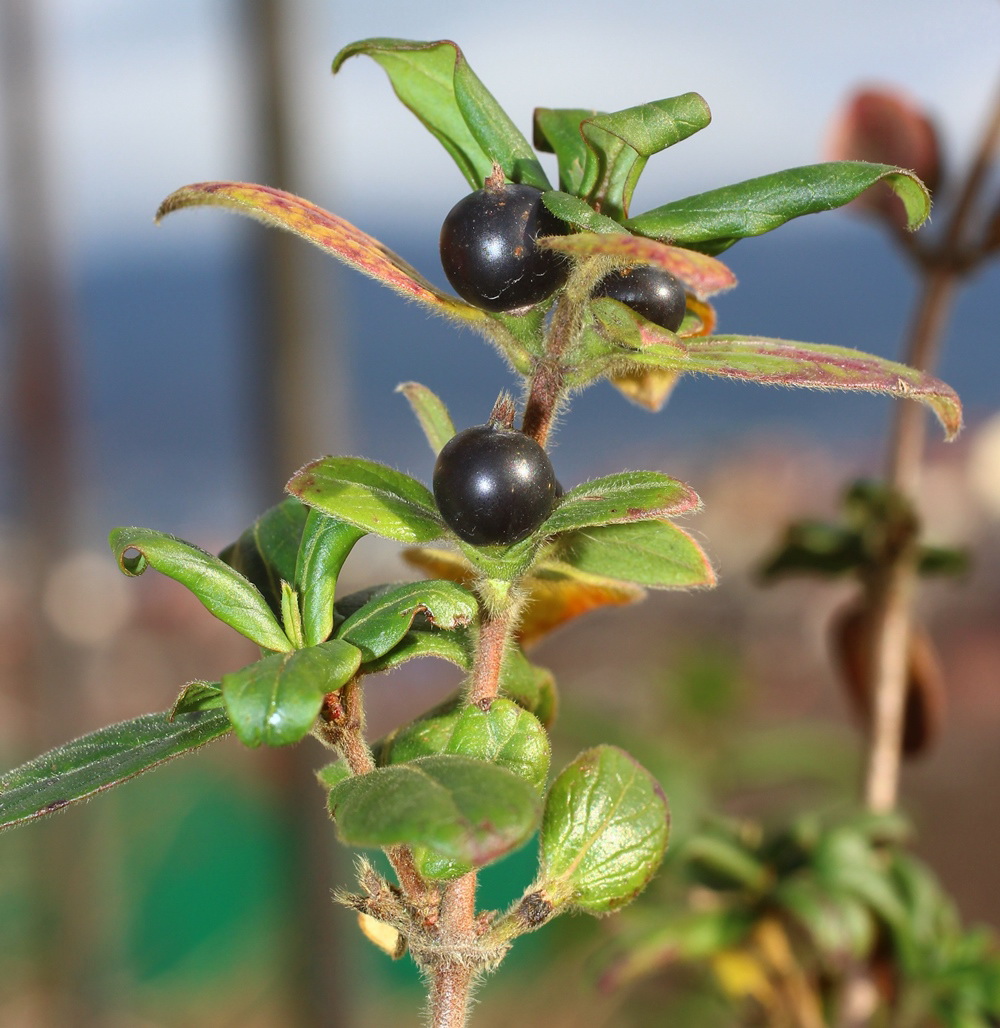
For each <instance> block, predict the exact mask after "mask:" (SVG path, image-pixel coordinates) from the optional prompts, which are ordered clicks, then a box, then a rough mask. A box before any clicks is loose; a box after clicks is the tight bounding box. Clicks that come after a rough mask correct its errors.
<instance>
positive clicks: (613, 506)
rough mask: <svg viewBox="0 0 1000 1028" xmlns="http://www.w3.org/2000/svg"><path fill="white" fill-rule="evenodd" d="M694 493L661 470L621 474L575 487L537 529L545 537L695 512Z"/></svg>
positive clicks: (697, 502) (623, 472) (695, 496)
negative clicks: (576, 530) (580, 529)
mask: <svg viewBox="0 0 1000 1028" xmlns="http://www.w3.org/2000/svg"><path fill="white" fill-rule="evenodd" d="M699 503H700V501H699V499H698V495H697V494H696V493H695V492H694V490H693V489H692V488H691V487H690V486H688V485H685V484H684V483H683V482H679V481H677V479H676V478H670V477H669V476H668V475H664V474H663V473H662V472H660V471H622V472H619V473H618V474H615V475H605V476H604V477H603V478H595V479H594V480H593V481H591V482H584V483H583V484H582V485H578V486H575V487H574V488H573V489H570V491H569V492H568V493H566V495H565V496H563V498H562V499H561V500H560V501H559V506H558V507H556V509H555V510H554V511H553V512H552V514H550V515H549V517H548V518H547V519H546V520H545V521H544V522H543V523H542V525H541V527H540V528H539V529H538V531H539V532H540V533H543V534H545V535H555V534H556V533H559V532H571V531H574V530H575V529H578V528H588V527H590V526H592V525H615V524H622V523H624V522H630V521H649V520H652V519H659V518H664V517H669V516H671V515H674V514H682V513H684V512H685V511H689V510H694V509H695V508H696V507H698V505H699Z"/></svg>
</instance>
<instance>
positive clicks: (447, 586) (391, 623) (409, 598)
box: [337, 579, 478, 661]
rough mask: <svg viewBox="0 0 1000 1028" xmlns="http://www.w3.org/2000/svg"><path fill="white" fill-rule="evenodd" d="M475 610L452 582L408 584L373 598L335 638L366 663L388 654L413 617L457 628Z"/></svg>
mask: <svg viewBox="0 0 1000 1028" xmlns="http://www.w3.org/2000/svg"><path fill="white" fill-rule="evenodd" d="M477 610H478V605H477V603H476V598H475V597H474V596H473V595H472V593H470V592H469V590H468V589H466V588H464V587H463V586H461V585H458V583H456V582H448V581H446V580H444V579H437V580H430V581H423V582H408V583H407V584H406V585H400V586H397V587H396V588H394V589H390V590H388V591H387V592H382V593H379V594H377V595H375V596H373V597H372V598H371V600H369V602H368V603H366V604H365V605H364V606H363V607H362V608H361V609H360V610H357V611H355V612H354V613H353V614H352V615H351V616H350V617H349V618H347V620H346V621H344V623H343V624H342V625H341V626H340V627H339V628H338V629H337V638H339V639H343V640H344V641H345V642H349V643H352V644H353V645H354V646H357V647H358V649H359V650H361V653H362V659H363V660H365V661H370V660H375V659H377V658H378V657H381V656H382V655H383V654H385V653H388V652H389V650H391V649H392V648H393V647H394V646H395V645H396V644H397V643H398V642H399V641H400V640H401V639H402V638H403V636H404V635H406V633H407V632H408V631H409V630H410V626H411V625H412V624H413V619H414V618H415V617H416V616H417V614H424V615H425V616H426V617H427V619H428V620H429V621H430V623H431V624H432V625H435V626H437V627H438V628H461V627H463V626H464V625H468V624H470V623H471V622H472V619H473V618H474V617H475V616H476V613H477Z"/></svg>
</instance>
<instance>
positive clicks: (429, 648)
mask: <svg viewBox="0 0 1000 1028" xmlns="http://www.w3.org/2000/svg"><path fill="white" fill-rule="evenodd" d="M417 657H439V658H440V659H441V660H447V661H449V662H450V663H452V664H455V665H457V666H458V667H460V668H463V669H465V670H466V671H467V670H468V669H469V668H470V667H471V665H472V644H471V642H470V641H469V638H468V635H467V633H465V632H463V631H462V630H461V629H454V630H452V631H441V630H440V629H437V628H430V629H422V628H421V629H411V630H410V631H409V632H407V633H406V635H404V636H403V638H402V639H401V640H400V641H399V642H398V643H397V644H396V645H395V646H393V648H392V649H391V650H389V652H388V653H384V654H383V655H382V656H381V657H378V658H376V659H374V660H369V661H365V666H364V671H365V674H366V675H373V674H377V673H378V672H379V671H391V670H392V669H393V668H395V667H399V665H400V664H405V663H406V662H407V661H408V660H415V659H416V658H417Z"/></svg>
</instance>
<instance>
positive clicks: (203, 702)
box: [168, 682, 222, 721]
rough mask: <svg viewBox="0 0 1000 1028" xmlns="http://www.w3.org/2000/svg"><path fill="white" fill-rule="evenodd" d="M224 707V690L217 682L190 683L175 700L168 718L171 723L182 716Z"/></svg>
mask: <svg viewBox="0 0 1000 1028" xmlns="http://www.w3.org/2000/svg"><path fill="white" fill-rule="evenodd" d="M221 706H222V690H221V689H220V688H219V684H218V683H217V682H188V684H187V685H185V686H184V688H183V689H181V692H180V695H179V696H178V697H177V699H176V700H174V705H173V706H172V707H171V708H170V713H169V714H168V717H169V718H170V720H171V721H173V720H174V718H176V717H178V716H179V715H181V714H191V713H194V712H196V711H199V710H218V709H219V708H220V707H221Z"/></svg>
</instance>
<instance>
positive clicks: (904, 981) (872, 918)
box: [601, 813, 1000, 1028]
mask: <svg viewBox="0 0 1000 1028" xmlns="http://www.w3.org/2000/svg"><path fill="white" fill-rule="evenodd" d="M908 832H909V829H908V826H907V825H906V823H905V822H904V821H903V820H902V819H901V818H899V817H898V816H881V817H879V816H875V815H871V814H867V813H865V814H857V815H852V816H847V817H843V818H841V819H839V820H836V821H830V820H823V819H821V818H819V817H817V816H815V815H809V816H806V817H803V818H800V819H799V820H797V821H796V822H794V823H792V824H791V825H790V826H788V827H784V828H780V829H775V830H770V831H767V830H764V829H763V828H761V827H760V826H759V825H757V824H754V823H751V822H742V821H741V822H735V821H723V820H718V821H716V822H714V823H710V824H707V825H706V826H705V827H704V828H703V829H702V830H701V831H700V832H697V833H696V834H694V835H693V836H691V837H690V838H688V839H687V840H686V842H685V843H684V844H683V845H682V847H681V849H680V850H679V851H678V852H676V853H674V854H673V857H672V863H671V867H672V869H674V870H676V871H677V873H678V875H679V876H680V877H681V880H682V881H683V882H686V883H687V884H686V888H687V896H688V902H687V904H686V905H681V906H680V907H679V908H675V909H674V910H672V911H668V912H663V913H661V914H660V915H659V916H657V917H656V918H655V919H653V918H651V917H649V916H648V915H647V917H646V918H645V919H642V918H640V919H639V923H637V924H636V925H635V926H634V927H633V929H632V931H631V932H630V933H629V934H628V935H627V937H626V938H625V939H624V940H623V941H622V942H620V943H619V944H617V945H616V947H615V948H614V949H613V951H609V952H608V953H606V955H605V959H604V962H603V967H604V970H603V972H602V979H601V980H602V985H603V987H604V988H607V989H615V988H621V987H623V986H625V985H627V984H628V983H630V982H633V981H635V980H636V978H639V977H643V976H645V975H648V974H651V973H654V972H655V971H658V970H662V969H663V968H664V967H666V966H668V965H671V964H676V963H680V964H685V963H686V964H698V965H702V966H705V967H708V968H709V969H710V970H711V972H712V974H713V976H714V978H715V980H716V983H717V986H718V987H719V989H720V991H721V992H722V993H723V994H725V995H726V996H727V997H728V999H729V1000H730V1001H731V1002H732V1003H734V1004H744V1003H746V1002H751V1003H753V1004H754V1005H756V1006H757V1007H758V1009H760V1008H763V1010H764V1012H765V1014H766V1015H767V1016H768V1018H769V1023H783V1019H787V1018H788V1017H789V1016H790V1014H791V1015H792V1016H794V1011H791V1012H790V1011H789V1009H788V1007H787V1003H788V996H789V994H791V993H792V992H793V991H794V989H796V988H800V987H802V988H805V989H806V990H807V991H808V995H809V996H810V997H811V998H810V999H809V1000H808V1001H807V1002H806V1006H809V1007H810V1009H813V1010H815V1011H816V1012H817V1013H819V1014H821V1016H822V1018H823V1023H831V1019H835V1018H836V1012H837V1003H838V1001H839V999H840V998H841V996H842V989H843V986H844V983H845V981H846V979H847V977H848V976H849V975H850V974H851V973H853V972H854V971H855V970H856V969H857V968H858V967H865V968H867V969H868V971H869V973H870V974H871V976H872V980H873V981H875V982H876V983H877V984H878V986H879V989H880V1003H881V1008H882V1009H883V1010H884V1011H892V1016H893V1021H892V1023H894V1024H896V1023H898V1024H923V1023H926V1020H927V1019H928V1018H933V1019H934V1023H940V1024H946V1025H956V1026H957V1025H969V1026H983V1028H986V1026H987V1025H989V1024H992V1023H994V1022H993V1019H995V1018H996V1017H997V1016H998V1014H1000V948H998V946H997V942H996V940H995V939H994V938H993V937H992V936H991V935H990V934H989V933H988V932H985V931H982V930H978V929H973V930H971V931H970V930H967V929H965V928H963V927H962V925H961V922H960V920H959V918H958V915H957V912H956V910H955V908H954V905H953V903H952V902H951V900H950V899H949V897H948V896H947V894H946V893H945V892H944V890H943V889H942V888H941V886H940V884H939V883H938V882H937V880H936V879H935V878H934V876H933V875H932V874H931V872H930V871H929V870H928V869H927V868H926V866H925V865H924V864H923V863H922V862H921V861H919V860H918V859H917V858H916V857H914V856H913V855H912V854H911V853H909V852H908V851H907V850H906V847H905V841H906V838H907V836H908ZM799 1003H800V1005H799V1010H800V1011H801V1009H803V1007H802V1001H801V1000H800V1001H799ZM879 1023H882V1022H881V1021H880V1022H879Z"/></svg>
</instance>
